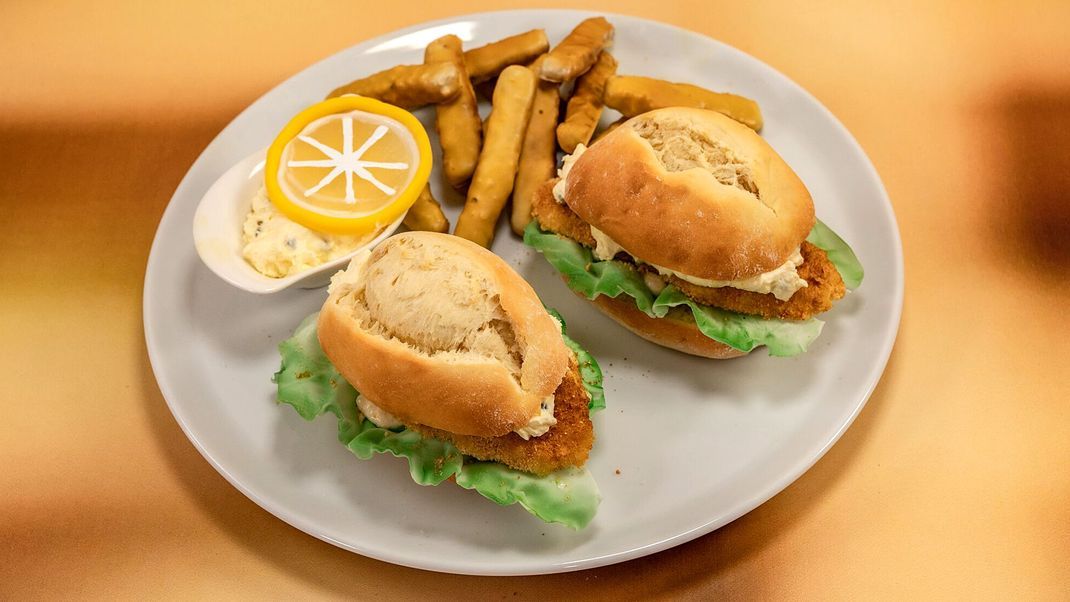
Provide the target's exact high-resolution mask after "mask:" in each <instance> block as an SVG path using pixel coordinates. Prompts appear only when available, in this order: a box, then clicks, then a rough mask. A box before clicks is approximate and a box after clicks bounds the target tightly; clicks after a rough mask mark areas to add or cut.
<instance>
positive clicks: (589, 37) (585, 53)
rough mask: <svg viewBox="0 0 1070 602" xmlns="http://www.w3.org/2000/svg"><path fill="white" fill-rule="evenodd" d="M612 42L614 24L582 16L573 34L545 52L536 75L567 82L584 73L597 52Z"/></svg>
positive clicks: (598, 18)
mask: <svg viewBox="0 0 1070 602" xmlns="http://www.w3.org/2000/svg"><path fill="white" fill-rule="evenodd" d="M612 42H613V26H612V25H611V24H610V23H609V21H606V19H605V17H592V18H590V19H584V20H583V21H582V22H581V23H580V24H579V25H577V26H576V28H575V29H573V30H572V33H570V34H568V37H566V38H565V39H564V40H561V43H560V44H558V45H557V46H554V49H553V50H551V51H550V54H549V55H547V57H546V60H544V61H543V62H542V68H540V69H539V77H541V78H542V79H545V80H546V81H551V82H567V81H569V80H573V79H576V78H577V77H579V76H581V75H583V73H584V72H586V71H587V70H588V69H590V68H591V66H593V65H594V62H595V61H596V60H598V53H600V52H602V50H603V49H604V48H605V47H606V46H609V45H610V44H611V43H612Z"/></svg>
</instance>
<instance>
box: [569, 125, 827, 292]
mask: <svg viewBox="0 0 1070 602" xmlns="http://www.w3.org/2000/svg"><path fill="white" fill-rule="evenodd" d="M681 132H683V133H681ZM664 140H668V142H659V141H664ZM678 143H679V144H678ZM683 143H686V144H683ZM654 144H664V146H663V147H661V148H662V151H661V152H662V154H661V155H660V157H659V154H658V151H656V150H655V147H654V146H653V145H654ZM681 148H682V149H683V150H681ZM685 155H686V156H685ZM692 155H694V156H695V157H698V164H702V163H703V162H708V165H710V167H709V168H690V167H689V166H692V165H695V164H696V163H695V162H694V161H691V159H690V158H689V157H691V156H692ZM670 163H674V164H675V165H670ZM680 163H682V164H683V167H681V165H680ZM667 166H668V167H667ZM670 167H671V169H670ZM714 171H717V175H715V173H714ZM725 174H727V175H725ZM725 178H727V180H726V179H725ZM755 191H756V192H755ZM565 201H566V202H567V203H568V205H569V207H570V208H571V209H572V210H573V211H575V212H576V213H577V214H578V215H579V216H580V217H581V218H582V219H583V221H585V222H587V223H588V224H591V225H593V226H595V227H597V228H598V229H599V230H601V231H603V232H605V234H606V235H607V236H609V237H610V238H611V239H613V240H614V241H616V242H617V243H618V244H620V245H621V246H622V247H624V248H625V249H626V250H627V251H628V252H629V253H631V254H632V255H633V256H634V257H637V258H639V259H641V260H643V261H646V262H649V263H653V264H657V265H660V266H662V267H666V268H669V269H672V270H675V271H678V272H682V273H684V274H689V275H692V276H696V277H699V278H707V279H713V280H737V279H742V278H747V277H750V276H754V275H757V274H760V273H763V272H768V271H771V270H773V269H775V268H777V267H779V266H780V265H782V264H783V263H784V262H785V261H787V259H788V257H789V256H790V255H791V254H792V253H793V252H794V251H795V249H797V248H798V246H799V243H800V242H801V241H802V240H803V239H805V238H806V235H807V234H808V233H809V232H810V229H811V228H812V227H813V225H814V207H813V201H812V200H811V198H810V193H809V192H808V191H807V190H806V186H805V185H804V184H803V182H802V180H800V179H799V177H798V176H797V175H796V174H795V172H793V171H792V170H791V168H790V167H789V166H788V165H787V163H785V162H784V160H783V159H782V158H781V157H780V156H779V155H778V154H777V153H776V151H774V150H773V149H772V148H771V147H770V146H769V145H768V144H767V143H766V142H765V141H764V140H763V139H762V138H761V137H760V136H758V134H756V133H755V132H754V131H753V130H751V129H750V128H748V127H747V126H745V125H743V124H741V123H739V122H737V121H734V120H732V119H730V118H728V117H725V116H724V115H721V114H720V113H715V112H713V111H704V110H700V109H684V108H672V109H661V110H658V111H652V112H650V113H645V114H643V115H640V116H638V117H635V118H632V119H630V120H629V121H627V122H626V123H625V124H624V125H622V126H621V127H619V128H617V129H616V130H614V131H613V132H611V133H610V134H608V135H607V136H606V137H604V138H602V139H601V140H599V141H598V143H597V144H595V145H592V146H591V148H590V150H588V151H587V152H586V153H584V154H583V155H582V156H581V157H579V159H577V160H576V162H575V163H574V164H573V166H572V171H571V173H570V175H569V178H568V181H567V186H566V191H565Z"/></svg>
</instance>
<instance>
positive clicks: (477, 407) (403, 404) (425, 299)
mask: <svg viewBox="0 0 1070 602" xmlns="http://www.w3.org/2000/svg"><path fill="white" fill-rule="evenodd" d="M319 339H320V344H321V345H322V346H323V350H324V352H325V353H326V354H327V357H329V358H330V360H331V362H332V363H333V364H334V365H335V366H336V367H337V368H338V371H339V372H341V373H342V375H343V376H345V378H346V379H347V380H348V381H349V382H350V383H352V384H353V386H354V387H356V389H357V390H358V391H360V392H361V393H362V394H363V395H364V396H365V397H367V398H368V399H369V400H371V401H372V402H374V403H375V404H376V405H378V406H379V407H381V408H382V409H384V410H386V411H387V412H389V413H391V414H393V415H394V416H396V417H397V418H398V419H399V420H401V421H402V422H403V423H405V424H422V425H426V426H430V427H433V428H437V429H442V430H445V431H449V432H451V433H456V434H460V435H479V436H486V437H496V436H502V435H505V434H507V433H509V432H511V431H513V430H515V429H517V428H520V427H522V426H524V425H525V424H527V423H528V422H529V421H530V420H531V419H532V418H534V417H535V416H537V415H538V414H539V412H540V404H541V403H542V401H543V400H545V399H546V398H547V397H549V396H551V395H553V393H554V391H555V390H556V389H557V387H558V385H559V384H560V383H561V380H562V378H563V377H564V375H565V372H566V371H567V370H568V367H569V361H570V358H571V357H572V353H571V351H569V349H568V348H567V347H566V346H565V344H564V342H563V340H562V339H561V332H560V330H559V328H558V326H557V324H556V322H555V321H554V320H553V318H551V317H550V315H549V314H548V313H547V312H546V309H545V308H544V307H543V305H542V303H541V302H540V301H539V298H538V296H536V294H535V291H533V290H532V289H531V286H530V285H528V283H527V282H525V281H524V280H523V279H522V278H521V277H520V276H519V275H518V274H517V273H516V272H514V271H513V270H512V269H511V268H510V267H509V266H508V265H507V264H506V263H505V262H504V261H503V260H502V259H500V258H499V257H498V256H496V255H494V254H493V253H491V252H490V251H487V250H486V249H484V248H482V247H480V246H479V245H476V244H474V243H471V242H469V241H467V240H464V239H461V238H457V237H454V236H449V235H445V234H438V233H434V232H406V233H404V234H398V235H396V236H393V237H391V238H389V239H387V240H386V241H385V242H383V243H382V244H380V245H379V246H378V247H377V248H376V249H375V250H374V251H372V252H370V253H364V254H362V255H359V256H357V257H356V258H354V259H353V261H352V262H351V263H350V265H349V268H348V269H347V270H346V271H345V272H339V273H338V274H336V275H335V277H334V279H333V280H332V282H331V288H330V294H329V297H328V299H327V301H326V303H325V304H324V306H323V310H322V312H321V313H320V317H319Z"/></svg>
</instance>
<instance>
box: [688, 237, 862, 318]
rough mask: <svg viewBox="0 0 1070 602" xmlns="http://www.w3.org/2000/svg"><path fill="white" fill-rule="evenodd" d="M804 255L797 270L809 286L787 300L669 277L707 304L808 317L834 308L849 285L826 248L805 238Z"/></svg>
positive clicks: (762, 313) (778, 315) (774, 315)
mask: <svg viewBox="0 0 1070 602" xmlns="http://www.w3.org/2000/svg"><path fill="white" fill-rule="evenodd" d="M802 256H803V262H802V264H801V265H800V266H799V268H798V270H799V276H800V277H802V278H803V279H804V280H806V287H804V288H801V289H799V290H797V291H795V294H794V295H792V296H791V298H790V299H788V300H787V301H781V300H780V299H777V298H776V297H774V296H773V294H772V293H767V294H764V295H763V294H761V293H755V292H751V291H744V290H740V289H738V288H731V287H727V286H726V287H721V288H709V287H705V286H698V285H695V284H691V283H690V282H687V281H685V280H681V279H679V278H677V277H676V276H672V277H670V278H669V282H671V283H672V285H673V286H675V287H676V288H678V289H680V291H681V292H683V293H684V294H685V295H687V296H688V297H690V298H692V299H694V300H695V301H697V302H699V303H702V304H704V305H711V306H713V307H720V308H721V309H727V310H731V311H736V312H739V313H741V314H752V315H758V316H762V317H763V318H779V319H781V320H809V319H810V318H812V317H814V316H815V315H817V314H820V313H824V312H826V311H828V310H830V309H832V305H833V303H834V302H835V301H837V300H839V299H842V298H843V296H844V294H845V293H846V292H847V289H846V287H844V285H843V278H841V277H840V273H839V272H838V271H837V270H836V266H835V265H833V264H832V262H831V261H829V258H828V255H826V254H825V252H824V251H822V250H821V249H819V248H817V247H815V246H814V245H812V244H810V243H808V242H803V244H802Z"/></svg>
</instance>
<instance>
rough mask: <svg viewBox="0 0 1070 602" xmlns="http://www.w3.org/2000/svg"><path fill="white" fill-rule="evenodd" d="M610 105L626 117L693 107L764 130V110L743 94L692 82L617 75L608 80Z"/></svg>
mask: <svg viewBox="0 0 1070 602" xmlns="http://www.w3.org/2000/svg"><path fill="white" fill-rule="evenodd" d="M604 100H605V103H606V106H607V107H610V108H613V109H616V110H618V111H620V112H621V113H623V114H624V115H625V116H626V117H634V116H635V115H639V114H640V113H646V112H647V111H653V110H654V109H662V108H665V107H692V108H695V109H709V110H711V111H717V112H718V113H724V114H725V115H727V116H729V117H731V118H732V119H735V120H736V121H738V122H740V123H743V124H745V125H747V126H748V127H750V128H752V129H754V130H760V129H762V110H761V109H759V108H758V103H756V102H754V101H753V100H751V99H749V98H746V97H744V96H737V95H735V94H725V93H722V92H711V91H710V90H707V89H705V88H700V87H698V86H693V85H691V84H674V83H672V82H667V81H665V80H660V79H654V78H652V77H639V76H636V75H615V76H613V77H611V78H609V81H608V82H606V92H605V95H604Z"/></svg>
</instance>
